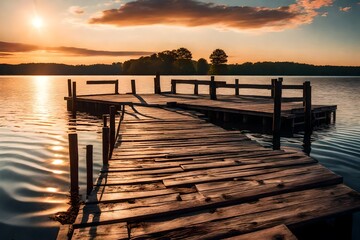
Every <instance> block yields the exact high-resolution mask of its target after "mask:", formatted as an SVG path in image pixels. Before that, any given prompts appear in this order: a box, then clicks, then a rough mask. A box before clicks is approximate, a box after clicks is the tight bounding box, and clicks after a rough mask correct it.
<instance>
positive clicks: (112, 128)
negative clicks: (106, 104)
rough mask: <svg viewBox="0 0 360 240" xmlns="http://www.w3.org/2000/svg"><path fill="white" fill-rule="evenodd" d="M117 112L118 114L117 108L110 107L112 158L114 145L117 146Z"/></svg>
mask: <svg viewBox="0 0 360 240" xmlns="http://www.w3.org/2000/svg"><path fill="white" fill-rule="evenodd" d="M115 112H116V108H115V106H110V119H109V125H110V156H111V154H112V151H113V149H114V145H115Z"/></svg>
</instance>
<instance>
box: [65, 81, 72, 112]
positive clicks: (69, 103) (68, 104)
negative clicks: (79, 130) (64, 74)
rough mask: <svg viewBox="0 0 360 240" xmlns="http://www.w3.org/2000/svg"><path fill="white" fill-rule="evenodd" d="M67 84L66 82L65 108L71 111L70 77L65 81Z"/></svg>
mask: <svg viewBox="0 0 360 240" xmlns="http://www.w3.org/2000/svg"><path fill="white" fill-rule="evenodd" d="M67 84H68V86H67V87H68V100H67V101H66V103H67V105H66V107H67V110H68V111H71V107H72V101H70V98H71V96H72V92H71V79H68V82H67Z"/></svg>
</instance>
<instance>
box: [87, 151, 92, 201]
mask: <svg viewBox="0 0 360 240" xmlns="http://www.w3.org/2000/svg"><path fill="white" fill-rule="evenodd" d="M92 190H93V145H86V194H87V196H89V195H90V193H91V191H92Z"/></svg>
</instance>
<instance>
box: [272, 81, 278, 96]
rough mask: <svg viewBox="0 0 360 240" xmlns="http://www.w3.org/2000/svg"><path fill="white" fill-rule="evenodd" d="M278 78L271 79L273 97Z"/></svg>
mask: <svg viewBox="0 0 360 240" xmlns="http://www.w3.org/2000/svg"><path fill="white" fill-rule="evenodd" d="M276 81H277V79H271V98H274V97H275V83H276Z"/></svg>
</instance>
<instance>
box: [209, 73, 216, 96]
mask: <svg viewBox="0 0 360 240" xmlns="http://www.w3.org/2000/svg"><path fill="white" fill-rule="evenodd" d="M209 90H210V91H209V92H210V99H211V100H216V99H217V98H216V83H215V77H214V76H211V80H210V88H209Z"/></svg>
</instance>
